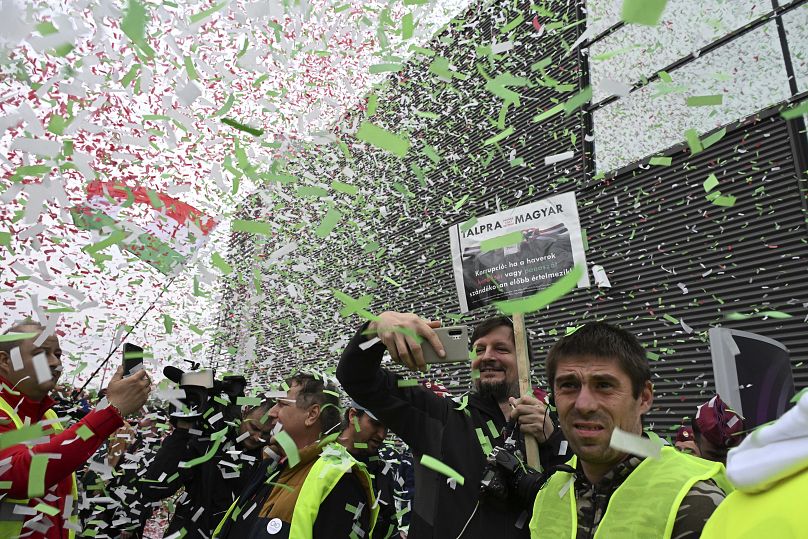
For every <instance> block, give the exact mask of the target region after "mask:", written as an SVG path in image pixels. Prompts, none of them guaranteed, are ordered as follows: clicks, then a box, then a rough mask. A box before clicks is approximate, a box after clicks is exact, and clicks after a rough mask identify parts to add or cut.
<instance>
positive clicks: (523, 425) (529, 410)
mask: <svg viewBox="0 0 808 539" xmlns="http://www.w3.org/2000/svg"><path fill="white" fill-rule="evenodd" d="M510 403H511V406H512V407H513V410H511V419H513V420H518V421H519V430H521V431H522V434H527V435H530V436H533V437H534V438H535V439H536V441H537V442H539V443H540V444H543V443H544V442H546V441H547V439H548V438H550V436H552V434H553V432H554V431H555V426H553V422H552V420H551V419H550V417H549V413H548V410H547V405H546V404H544V403H543V402H542V401H540V400H539V399H537V398H536V397H534V396H532V395H525V396H524V397H521V398H518V399H514V398H513V397H511V399H510Z"/></svg>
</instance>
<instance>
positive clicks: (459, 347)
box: [421, 326, 469, 363]
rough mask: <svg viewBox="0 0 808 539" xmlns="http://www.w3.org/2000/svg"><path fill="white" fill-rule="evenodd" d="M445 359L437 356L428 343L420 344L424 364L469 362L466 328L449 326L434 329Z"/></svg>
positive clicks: (467, 332)
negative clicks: (444, 353)
mask: <svg viewBox="0 0 808 539" xmlns="http://www.w3.org/2000/svg"><path fill="white" fill-rule="evenodd" d="M435 333H437V335H438V339H440V342H441V344H443V349H444V350H445V351H446V357H440V356H438V353H437V352H435V349H434V348H432V345H431V344H429V341H427V340H424V341H423V342H422V343H421V350H422V351H423V353H424V361H425V362H426V363H457V362H464V361H468V360H469V328H468V326H449V327H445V328H437V329H435Z"/></svg>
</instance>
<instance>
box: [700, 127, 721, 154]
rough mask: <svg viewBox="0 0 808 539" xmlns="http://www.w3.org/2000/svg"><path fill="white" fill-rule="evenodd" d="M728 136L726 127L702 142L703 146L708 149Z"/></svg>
mask: <svg viewBox="0 0 808 539" xmlns="http://www.w3.org/2000/svg"><path fill="white" fill-rule="evenodd" d="M726 134H727V128H726V127H725V128H722V129H719V130H718V131H716V132H715V133H713V134H712V135H710V136H709V137H705V138H704V140H702V141H701V145H702V146H703V147H704V148H705V149H707V148H709V147H710V146H712V145H713V144H715V143H716V142H718V141H719V140H721V139H722V138H724V135H726Z"/></svg>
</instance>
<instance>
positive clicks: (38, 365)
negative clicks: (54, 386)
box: [31, 352, 53, 384]
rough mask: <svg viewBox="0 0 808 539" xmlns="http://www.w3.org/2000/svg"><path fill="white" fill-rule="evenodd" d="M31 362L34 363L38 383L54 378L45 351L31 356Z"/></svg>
mask: <svg viewBox="0 0 808 539" xmlns="http://www.w3.org/2000/svg"><path fill="white" fill-rule="evenodd" d="M31 363H32V364H33V365H34V373H35V374H36V381H37V383H38V384H44V383H45V382H48V381H50V380H51V379H52V378H53V375H52V374H51V370H50V365H48V357H47V356H46V355H45V353H44V352H42V353H41V354H37V355H35V356H34V357H33V358H31Z"/></svg>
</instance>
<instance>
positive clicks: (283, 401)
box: [214, 374, 378, 539]
mask: <svg viewBox="0 0 808 539" xmlns="http://www.w3.org/2000/svg"><path fill="white" fill-rule="evenodd" d="M287 384H288V386H289V389H288V391H287V394H286V398H280V399H278V400H277V403H276V404H275V406H273V407H272V409H271V410H270V416H271V417H272V418H273V419H274V420H275V421H276V423H277V425H276V431H277V432H276V434H275V436H273V438H272V440H271V441H270V443H271V444H272V445H273V446H274V447H275V448H277V449H278V452H279V453H281V454H282V455H283V457H282V459H281V461H280V462H279V463H277V465H274V464H276V463H274V461H271V460H269V459H268V460H265V461H263V462H262V463H261V465H260V466H259V467H258V468H257V469H256V470H255V472H254V473H253V474H252V476H251V477H250V478H249V479H248V480H247V482H246V486H245V487H244V490H243V491H242V493H241V496H239V498H238V499H236V501H235V502H234V503H233V505H231V506H230V510H229V511H228V512H227V514H226V515H225V517H224V519H223V520H222V521H221V522H220V524H219V526H218V528H217V529H216V531H215V533H214V536H216V537H223V538H224V537H229V538H233V539H242V538H243V539H253V538H256V539H257V538H264V537H272V538H293V539H298V538H312V539H326V538H332V537H349V536H351V534H352V533H354V534H355V535H356V536H358V537H367V536H368V534H370V532H371V530H372V528H373V525H374V523H375V520H376V515H377V513H378V508H377V507H376V503H375V502H376V500H375V497H374V495H373V489H372V488H371V480H370V476H369V475H368V473H367V471H366V470H365V468H364V466H363V465H362V464H360V463H358V462H357V461H356V460H355V459H354V458H353V457H351V455H350V454H349V453H348V452H347V451H346V449H345V447H344V446H342V445H340V444H338V443H335V442H334V440H336V438H337V436H338V434H339V433H338V432H337V431H336V429H337V428H338V427H339V426H340V410H339V396H338V393H337V390H336V387H335V386H334V385H333V384H330V383H325V382H324V381H323V379H322V378H320V377H316V376H313V375H310V374H297V375H295V376H293V377H291V378H290V379H288V380H287ZM278 429H281V430H278ZM329 435H330V436H329Z"/></svg>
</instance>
